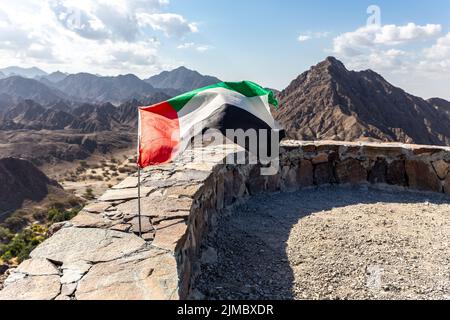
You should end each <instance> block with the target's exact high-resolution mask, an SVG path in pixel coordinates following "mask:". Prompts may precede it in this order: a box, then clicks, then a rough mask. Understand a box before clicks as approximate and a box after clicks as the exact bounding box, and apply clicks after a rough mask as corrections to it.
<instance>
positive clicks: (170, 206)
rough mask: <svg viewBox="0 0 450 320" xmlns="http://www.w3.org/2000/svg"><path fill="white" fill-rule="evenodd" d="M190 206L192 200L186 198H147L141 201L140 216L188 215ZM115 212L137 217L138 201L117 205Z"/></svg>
mask: <svg viewBox="0 0 450 320" xmlns="http://www.w3.org/2000/svg"><path fill="white" fill-rule="evenodd" d="M191 206H192V199H188V198H181V199H170V200H167V199H164V198H153V197H147V198H143V199H141V214H142V215H143V216H147V217H161V216H167V217H170V216H173V215H176V214H177V212H180V211H184V212H187V214H189V211H190V209H191ZM117 210H119V211H121V212H123V213H124V214H125V215H137V214H138V201H137V199H135V200H130V201H127V202H125V203H122V204H119V205H118V206H117Z"/></svg>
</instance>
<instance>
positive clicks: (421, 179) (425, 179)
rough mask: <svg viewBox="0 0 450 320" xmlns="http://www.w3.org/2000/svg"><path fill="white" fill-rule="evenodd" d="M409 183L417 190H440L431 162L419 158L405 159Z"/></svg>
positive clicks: (439, 183) (439, 182)
mask: <svg viewBox="0 0 450 320" xmlns="http://www.w3.org/2000/svg"><path fill="white" fill-rule="evenodd" d="M406 174H407V175H408V181H409V185H410V186H411V187H412V188H414V189H418V190H424V191H435V192H441V190H442V186H441V181H440V180H439V178H438V177H437V175H436V173H435V172H434V170H433V168H432V167H431V164H429V163H426V162H424V161H421V160H406Z"/></svg>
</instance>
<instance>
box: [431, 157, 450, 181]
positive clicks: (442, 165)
mask: <svg viewBox="0 0 450 320" xmlns="http://www.w3.org/2000/svg"><path fill="white" fill-rule="evenodd" d="M449 166H450V165H449V164H448V163H447V162H445V161H444V160H438V161H434V162H433V168H434V170H436V174H437V175H438V177H439V179H441V180H444V179H445V177H447V174H448V172H449V170H450V169H449Z"/></svg>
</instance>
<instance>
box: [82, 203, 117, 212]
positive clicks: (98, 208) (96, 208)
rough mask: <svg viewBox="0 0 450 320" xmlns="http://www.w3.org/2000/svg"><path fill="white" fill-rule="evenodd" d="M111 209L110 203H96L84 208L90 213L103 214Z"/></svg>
mask: <svg viewBox="0 0 450 320" xmlns="http://www.w3.org/2000/svg"><path fill="white" fill-rule="evenodd" d="M110 207H111V203H108V202H95V203H91V204H89V205H87V206H85V207H84V208H83V210H84V211H87V212H90V213H101V212H105V211H106V210H107V209H108V208H110Z"/></svg>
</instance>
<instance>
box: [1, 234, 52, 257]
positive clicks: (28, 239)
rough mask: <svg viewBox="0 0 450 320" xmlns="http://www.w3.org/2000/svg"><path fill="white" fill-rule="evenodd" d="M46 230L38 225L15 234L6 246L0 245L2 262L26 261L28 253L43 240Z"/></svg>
mask: <svg viewBox="0 0 450 320" xmlns="http://www.w3.org/2000/svg"><path fill="white" fill-rule="evenodd" d="M46 232H47V230H46V229H45V228H44V227H42V226H40V225H33V226H32V227H31V228H27V229H25V230H23V231H21V232H20V233H18V234H16V235H15V236H14V237H13V238H12V239H11V241H10V242H9V243H8V244H2V245H0V257H1V259H2V260H4V261H9V260H11V259H13V258H17V260H18V262H19V263H20V262H22V261H24V260H26V259H27V258H28V257H29V255H30V252H31V251H32V250H33V249H34V248H36V247H37V246H38V245H39V244H40V243H41V242H42V241H44V240H45V233H46Z"/></svg>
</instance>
